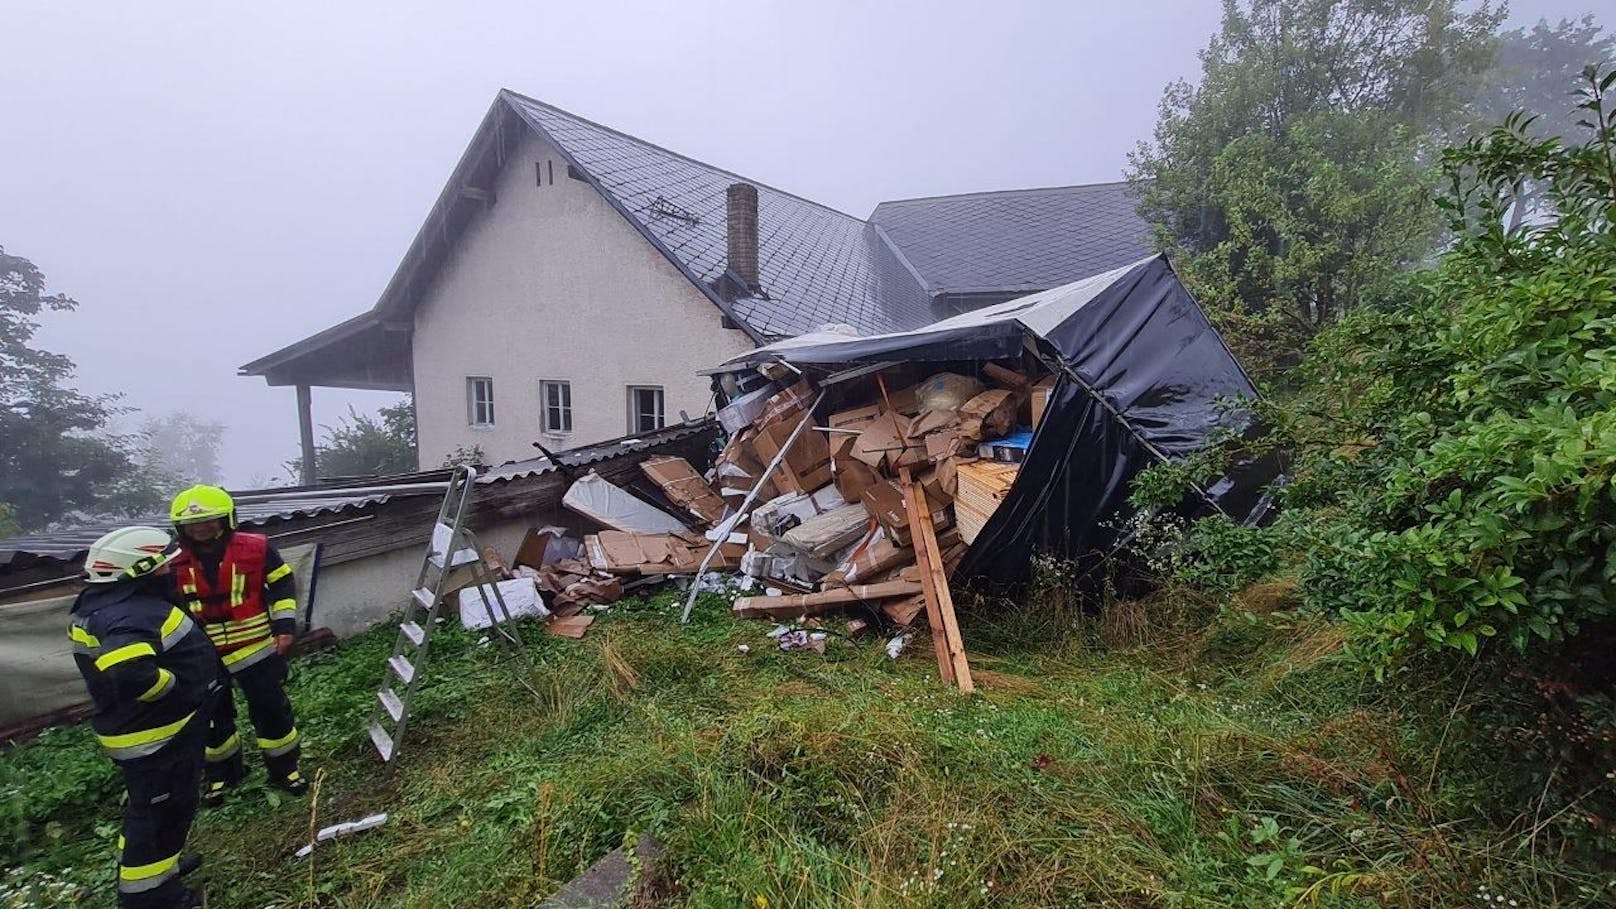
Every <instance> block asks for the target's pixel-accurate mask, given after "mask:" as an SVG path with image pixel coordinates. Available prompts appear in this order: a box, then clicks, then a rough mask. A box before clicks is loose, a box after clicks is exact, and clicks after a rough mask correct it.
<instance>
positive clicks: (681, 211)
mask: <svg viewBox="0 0 1616 909" xmlns="http://www.w3.org/2000/svg"><path fill="white" fill-rule="evenodd" d="M719 122H720V123H721V124H722V122H723V121H719ZM525 130H532V131H534V132H536V133H537V134H539V135H540V136H541V137H543V138H545V139H547V140H548V141H549V142H550V143H551V144H552V145H554V146H555V147H556V150H557V151H558V152H559V153H560V154H561V156H562V157H563V158H565V159H567V161H568V162H569V165H570V166H571V167H572V168H574V169H575V171H576V174H577V176H578V177H579V178H580V179H583V180H585V181H586V182H588V183H590V184H591V185H593V186H594V187H595V188H596V189H598V190H599V191H600V193H601V195H602V196H603V197H604V198H605V199H606V201H607V202H608V203H609V204H611V205H612V206H613V207H614V208H616V209H617V211H618V212H619V213H620V214H622V215H623V217H624V218H626V219H627V220H628V221H629V223H630V224H632V225H633V226H634V227H635V228H636V229H638V230H639V231H640V233H641V234H642V235H643V236H644V237H645V238H646V240H647V241H649V242H650V243H651V244H652V245H653V246H654V247H656V248H657V249H658V250H659V251H660V252H661V253H662V254H663V255H664V256H666V257H667V258H668V260H669V261H670V262H671V263H672V264H673V265H674V266H675V267H676V268H678V269H679V270H680V271H681V272H682V273H683V274H684V275H685V277H686V278H688V279H689V280H690V281H691V283H692V284H694V285H695V286H696V287H697V288H698V289H699V290H700V291H701V292H702V293H703V294H705V295H706V296H707V297H708V298H709V299H710V300H712V302H713V303H714V305H715V306H716V307H717V308H718V309H719V310H720V311H721V312H722V313H723V314H724V315H725V316H727V317H729V318H731V319H733V320H734V321H735V322H736V323H737V327H739V328H741V329H742V330H744V331H745V332H746V333H747V334H748V335H749V336H750V337H751V338H752V339H753V340H754V341H756V342H758V343H760V344H761V343H767V342H769V341H772V340H777V339H780V338H785V337H791V336H793V335H798V334H802V333H805V332H808V331H812V330H814V329H815V328H818V327H820V326H821V325H825V324H827V323H841V324H847V325H851V326H852V327H853V328H854V329H856V330H857V331H858V332H859V333H861V334H878V333H881V332H887V331H901V330H906V329H910V328H918V327H920V326H922V325H926V324H929V323H931V322H933V321H935V320H936V319H938V318H940V317H942V316H944V315H947V314H949V313H950V312H951V311H952V310H951V309H950V308H949V306H950V305H951V304H952V302H953V301H951V300H949V299H948V298H949V297H950V295H954V294H967V295H970V294H977V295H980V294H998V295H999V296H998V299H1005V298H1008V297H1010V296H1017V295H1020V294H1023V293H1029V292H1032V291H1037V290H1045V289H1048V288H1051V287H1056V286H1059V285H1061V284H1065V283H1068V282H1070V281H1073V280H1076V279H1079V278H1083V277H1087V276H1089V275H1093V274H1098V273H1100V272H1104V271H1108V270H1110V269H1112V268H1116V267H1118V266H1120V265H1124V264H1127V263H1129V262H1133V261H1135V260H1137V259H1139V258H1142V257H1143V256H1146V255H1149V254H1150V252H1151V249H1150V248H1149V241H1150V233H1149V229H1148V228H1147V227H1146V225H1145V223H1144V221H1143V220H1142V219H1140V218H1139V216H1138V214H1137V212H1136V211H1135V209H1134V206H1133V204H1132V202H1131V200H1130V199H1128V198H1127V196H1126V193H1125V187H1124V185H1123V184H1101V185H1096V186H1067V187H1057V188H1053V189H1023V190H1012V191H1009V192H987V193H972V194H969V195H962V196H940V197H934V198H928V199H907V200H900V201H895V202H883V203H881V204H880V205H878V206H877V207H876V209H875V212H874V213H873V214H872V215H871V217H870V219H869V220H863V219H860V218H857V217H854V216H852V215H849V214H846V213H845V212H840V211H837V210H835V209H833V208H830V207H828V206H825V205H821V204H819V203H817V202H814V201H812V200H809V199H804V198H802V197H800V196H796V195H792V194H791V193H788V192H784V191H782V190H779V189H775V188H774V187H771V186H767V185H765V184H761V183H758V182H757V181H755V180H749V179H747V178H746V177H743V176H740V175H738V174H735V173H732V172H730V171H727V170H724V169H722V168H718V167H714V166H712V165H710V164H705V163H702V162H700V161H696V160H694V159H692V158H688V157H685V156H684V155H680V154H677V153H675V152H672V151H669V150H667V149H665V148H662V147H661V146H658V145H654V144H652V143H650V142H646V141H645V140H643V139H638V138H635V137H633V136H630V135H627V134H625V133H621V132H618V131H617V130H614V129H611V128H609V127H606V126H602V125H600V124H598V123H594V122H592V121H590V120H586V119H584V118H583V117H580V116H578V115H576V114H572V113H569V112H567V111H564V110H562V109H560V108H558V107H555V106H553V105H550V104H546V103H544V102H542V101H538V100H535V99H533V98H529V97H526V96H524V95H520V94H517V93H516V92H512V91H508V90H506V91H501V92H500V93H499V95H498V97H496V98H495V100H494V104H493V105H492V107H491V108H490V109H489V113H488V115H487V116H486V117H485V118H484V120H483V123H482V126H481V127H480V128H479V129H478V132H477V134H476V135H475V136H473V138H472V141H471V144H470V145H469V146H468V147H467V150H466V153H465V155H464V156H462V158H461V161H460V163H459V164H458V165H457V166H456V169H455V172H454V173H453V174H452V175H451V176H450V179H449V181H448V183H447V184H446V185H445V187H444V189H443V192H442V193H441V194H440V196H439V198H438V201H437V202H436V203H435V204H434V205H433V207H432V209H431V211H430V212H429V214H428V216H427V220H426V222H425V223H424V224H423V225H422V227H421V229H420V230H419V231H418V233H417V234H416V237H415V240H414V241H413V242H412V244H411V246H410V249H409V251H408V252H407V253H406V254H405V256H404V258H403V260H402V261H401V262H400V264H399V268H398V270H397V272H396V273H395V274H394V276H393V278H392V280H391V281H390V282H389V283H388V285H387V287H386V289H384V290H383V292H382V295H381V298H380V299H379V300H378V301H377V303H376V305H375V306H374V307H372V309H371V311H370V312H368V313H366V314H364V315H362V316H359V317H356V318H355V319H351V320H349V321H348V322H346V323H343V326H339V327H338V328H337V329H328V330H327V331H326V332H322V333H320V334H316V335H313V336H311V337H308V338H305V339H303V340H301V341H297V342H294V343H293V344H290V345H288V346H286V347H284V348H282V349H280V350H278V351H275V352H273V353H271V354H268V355H266V356H264V357H261V358H259V359H257V360H254V361H253V362H251V363H248V364H246V365H245V366H243V367H242V368H241V372H242V374H243V375H261V376H264V377H265V379H266V380H268V381H269V382H270V383H271V384H282V385H284V384H309V385H331V386H336V387H354V388H377V387H384V388H393V387H407V385H408V384H409V376H408V368H407V364H408V356H407V349H404V350H402V351H400V350H399V349H398V348H399V344H400V343H401V339H403V338H406V337H407V336H408V329H409V325H410V323H411V319H410V315H411V313H412V312H413V310H414V307H415V305H416V304H417V303H418V302H419V301H420V299H421V297H422V294H423V292H424V289H425V288H427V287H429V286H430V285H431V283H432V281H433V278H434V276H435V273H436V272H437V271H438V269H440V268H441V267H442V265H443V263H444V262H445V261H447V259H448V257H449V256H450V255H451V253H452V250H453V248H454V246H455V244H456V243H457V238H458V236H459V235H460V234H461V232H462V231H464V230H465V229H466V226H467V225H469V224H470V223H471V222H472V221H473V220H474V219H475V218H476V217H478V214H479V212H480V210H481V206H482V204H483V203H481V202H479V201H475V200H476V199H477V196H476V195H475V194H471V195H468V194H467V192H466V191H465V190H466V189H467V188H475V187H480V186H485V185H487V183H488V182H489V181H490V180H491V179H492V174H493V173H494V172H495V168H496V167H497V164H498V162H499V161H500V160H502V159H501V155H502V154H503V152H504V150H505V149H506V148H507V146H508V145H509V143H511V142H513V141H514V137H515V136H516V135H517V134H520V133H522V132H524V131H525ZM737 182H746V183H751V184H752V185H753V186H756V187H757V190H758V271H759V284H760V285H761V287H762V293H761V295H752V296H744V297H739V298H734V297H731V296H726V295H725V294H723V293H721V292H720V291H719V290H718V289H717V288H716V287H715V282H716V281H717V279H719V278H720V277H721V276H723V275H724V273H725V270H726V263H725V258H726V246H727V244H726V242H725V235H724V234H725V229H726V226H727V218H726V213H725V190H726V189H727V188H728V186H729V185H730V184H732V183H737ZM982 302H993V300H991V299H989V298H979V299H976V300H975V301H974V303H982ZM974 303H973V305H974ZM339 329H340V330H339ZM350 336H351V337H350ZM344 345H346V346H344Z"/></svg>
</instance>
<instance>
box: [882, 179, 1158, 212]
mask: <svg viewBox="0 0 1616 909" xmlns="http://www.w3.org/2000/svg"><path fill="white" fill-rule="evenodd" d="M1129 182H1131V181H1128V180H1110V181H1107V182H1104V183H1067V184H1062V185H1060V186H1026V187H1022V188H1021V189H984V190H978V191H977V192H970V193H942V194H940V195H935V196H912V197H910V198H907V199H887V200H886V201H883V202H877V203H876V205H875V207H876V208H877V209H879V208H880V207H881V206H883V205H904V204H907V203H909V202H935V201H937V200H939V199H976V198H982V197H984V196H1014V195H1020V194H1022V193H1047V192H1055V191H1058V190H1066V189H1099V188H1101V187H1106V186H1126V185H1128V184H1129Z"/></svg>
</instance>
